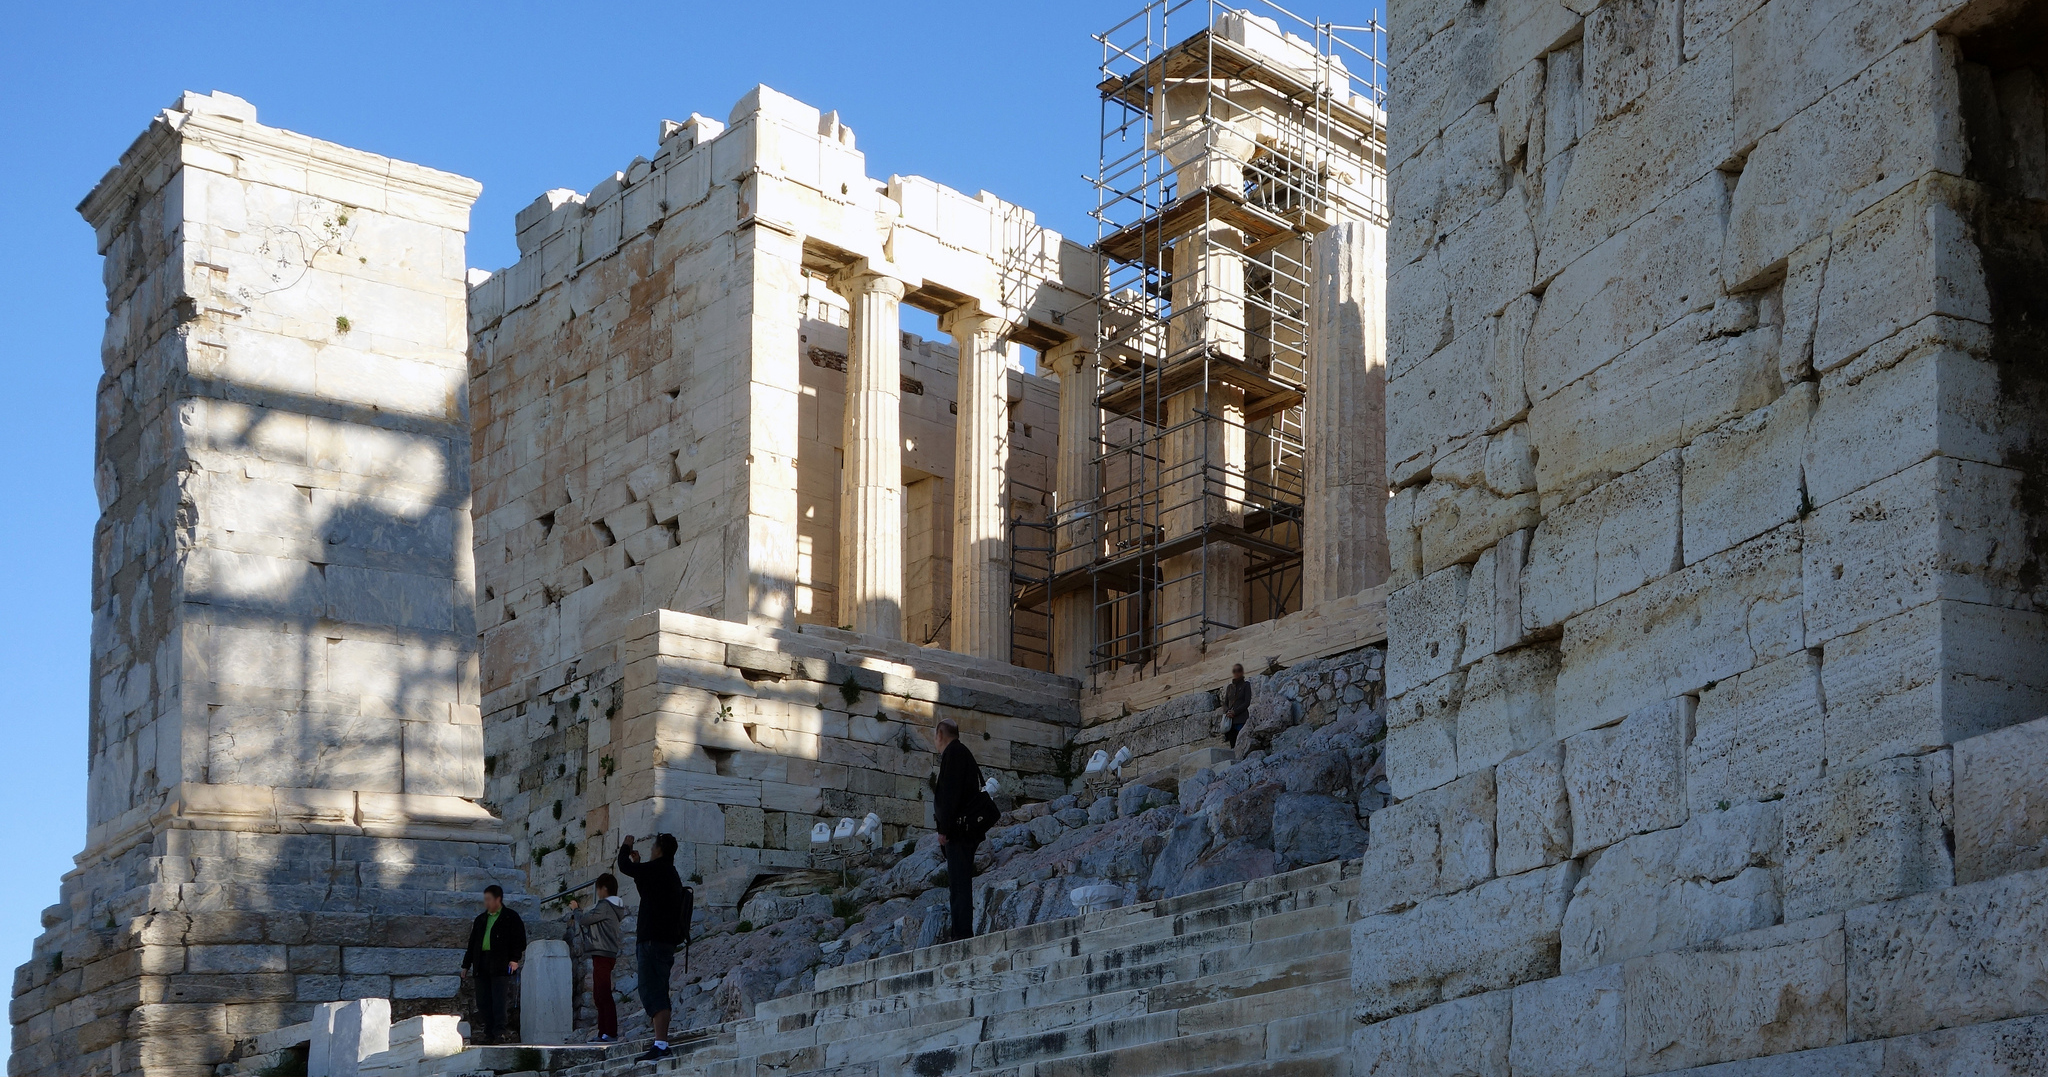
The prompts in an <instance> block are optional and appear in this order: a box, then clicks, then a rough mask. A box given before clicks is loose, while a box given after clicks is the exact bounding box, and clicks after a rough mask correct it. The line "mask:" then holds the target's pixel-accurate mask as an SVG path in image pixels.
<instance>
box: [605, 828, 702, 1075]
mask: <svg viewBox="0 0 2048 1077" xmlns="http://www.w3.org/2000/svg"><path fill="white" fill-rule="evenodd" d="M654 854H655V855H654V859H652V860H649V861H648V862H647V863H645V864H642V863H641V862H640V854H639V853H638V852H636V851H634V849H633V837H632V835H630V834H629V835H627V836H626V838H625V840H624V841H623V842H621V843H620V844H619V872H620V873H621V874H623V875H626V876H629V877H631V878H632V880H633V883H634V885H635V886H636V887H637V888H638V889H639V891H640V927H639V931H638V937H637V938H636V939H635V940H634V944H635V955H634V956H635V957H637V958H638V964H639V966H640V1008H641V1009H644V1010H646V1011H647V1020H648V1022H649V1023H651V1024H652V1025H653V1026H654V1046H652V1047H649V1048H648V1049H647V1053H646V1054H644V1055H641V1056H640V1061H642V1062H652V1061H654V1060H656V1059H661V1058H667V1057H668V1020H669V998H668V974H669V970H671V969H673V968H674V967H675V964H676V947H678V946H681V945H682V944H683V939H684V938H686V937H687V936H688V932H689V929H690V925H688V924H686V923H684V922H683V879H682V876H680V875H677V874H676V839H675V835H673V834H656V835H655V836H654Z"/></svg>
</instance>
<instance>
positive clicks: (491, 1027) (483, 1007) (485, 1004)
mask: <svg viewBox="0 0 2048 1077" xmlns="http://www.w3.org/2000/svg"><path fill="white" fill-rule="evenodd" d="M511 984H512V977H510V976H493V975H491V974H490V973H487V972H478V973H477V974H476V1009H477V1014H478V1016H479V1017H480V1018H481V1019H482V1022H481V1023H482V1024H483V1026H484V1041H483V1042H485V1043H496V1042H497V1041H498V1040H499V1039H501V1038H503V1036H504V1035H505V999H506V996H507V994H508V992H509V990H510V988H511Z"/></svg>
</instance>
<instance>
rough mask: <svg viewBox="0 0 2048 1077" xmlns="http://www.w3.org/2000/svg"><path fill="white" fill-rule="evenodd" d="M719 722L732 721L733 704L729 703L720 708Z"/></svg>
mask: <svg viewBox="0 0 2048 1077" xmlns="http://www.w3.org/2000/svg"><path fill="white" fill-rule="evenodd" d="M718 720H719V721H721V722H729V721H731V720H732V704H730V703H727V704H725V705H724V706H722V707H719V708H718Z"/></svg>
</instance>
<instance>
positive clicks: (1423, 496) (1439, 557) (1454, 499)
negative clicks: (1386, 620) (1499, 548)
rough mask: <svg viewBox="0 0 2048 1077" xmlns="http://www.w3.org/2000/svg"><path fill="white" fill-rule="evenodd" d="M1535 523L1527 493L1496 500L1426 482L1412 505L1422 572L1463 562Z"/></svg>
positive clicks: (1485, 492)
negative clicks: (1419, 547)
mask: <svg viewBox="0 0 2048 1077" xmlns="http://www.w3.org/2000/svg"><path fill="white" fill-rule="evenodd" d="M1537 519H1538V513H1537V498H1536V493H1535V491H1533V490H1531V491H1528V492H1525V493H1515V494H1508V495H1502V494H1499V493H1497V492H1495V491H1493V490H1491V489H1488V488H1487V487H1485V486H1459V485H1455V484H1452V483H1447V482H1432V483H1430V484H1429V485H1428V486H1425V487H1423V488H1422V491H1421V492H1420V493H1419V494H1417V495H1416V501H1415V526H1416V529H1417V530H1418V532H1419V533H1420V535H1421V541H1422V568H1423V571H1425V572H1435V571H1437V570H1438V569H1441V568H1444V567H1445V566H1449V565H1456V564H1459V563H1460V562H1469V561H1471V560H1472V559H1474V558H1475V557H1477V556H1478V555H1479V553H1480V551H1482V550H1485V549H1487V548H1488V547H1491V546H1492V545H1493V544H1494V543H1496V542H1499V541H1500V540H1501V539H1502V538H1504V537H1506V536H1507V535H1508V534H1509V533H1511V532H1514V531H1517V530H1520V529H1522V528H1526V527H1533V526H1535V524H1536V521H1537Z"/></svg>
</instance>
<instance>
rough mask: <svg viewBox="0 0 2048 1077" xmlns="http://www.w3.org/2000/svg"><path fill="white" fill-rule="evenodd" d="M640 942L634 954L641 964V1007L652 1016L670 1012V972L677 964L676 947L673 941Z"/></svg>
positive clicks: (642, 940)
mask: <svg viewBox="0 0 2048 1077" xmlns="http://www.w3.org/2000/svg"><path fill="white" fill-rule="evenodd" d="M638 942H639V949H638V951H637V952H636V953H635V954H634V956H635V957H637V958H638V959H639V964H640V1008H641V1009H643V1010H645V1011H647V1016H648V1017H649V1018H652V1017H653V1016H654V1015H655V1014H658V1013H667V1012H668V1007H669V999H668V974H669V971H670V970H671V969H673V968H675V965H676V947H675V944H674V943H671V942H649V941H647V940H646V939H640V940H638Z"/></svg>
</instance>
